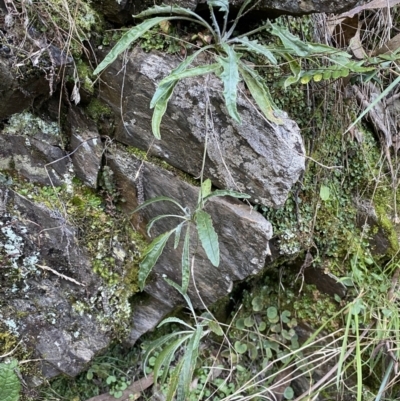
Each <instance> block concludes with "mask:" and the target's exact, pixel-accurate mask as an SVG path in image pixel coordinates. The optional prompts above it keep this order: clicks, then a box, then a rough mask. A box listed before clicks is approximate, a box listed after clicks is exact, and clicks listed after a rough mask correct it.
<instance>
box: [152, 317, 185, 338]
mask: <svg viewBox="0 0 400 401" xmlns="http://www.w3.org/2000/svg"><path fill="white" fill-rule="evenodd" d="M168 323H178V324H182V325H183V326H186V327H188V328H189V329H190V330H193V327H192V326H191V325H190V324H188V323H186V322H185V321H184V320H182V319H179V318H178V317H173V316H172V317H167V318H165V319H163V321H162V322H160V323H159V324H158V326H157V328H159V327H161V326H164V324H168ZM175 334H176V333H175Z"/></svg>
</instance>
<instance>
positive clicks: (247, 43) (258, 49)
mask: <svg viewBox="0 0 400 401" xmlns="http://www.w3.org/2000/svg"><path fill="white" fill-rule="evenodd" d="M233 42H238V43H240V44H242V45H243V46H244V47H245V48H246V49H247V50H248V51H250V52H255V53H258V54H261V55H263V56H265V57H266V58H267V59H268V60H269V62H270V63H271V64H273V65H276V64H277V63H278V61H277V60H276V58H275V56H274V55H273V54H272V52H271V50H270V49H269V48H267V47H266V46H264V45H261V44H260V43H258V41H257V40H249V38H248V37H247V36H244V37H243V38H237V39H234V40H233Z"/></svg>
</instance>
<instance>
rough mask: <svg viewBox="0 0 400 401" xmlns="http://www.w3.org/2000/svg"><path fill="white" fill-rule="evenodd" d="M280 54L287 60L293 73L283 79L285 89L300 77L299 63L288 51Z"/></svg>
mask: <svg viewBox="0 0 400 401" xmlns="http://www.w3.org/2000/svg"><path fill="white" fill-rule="evenodd" d="M281 55H282V57H283V58H285V59H286V60H287V61H288V62H289V67H290V70H291V71H292V73H293V76H291V77H288V78H287V79H286V80H285V83H284V85H283V86H284V88H285V89H286V88H287V87H288V86H290V85H292V84H294V83H296V82H297V81H298V80H299V79H300V76H301V65H300V63H299V62H298V61H297V60H296V59H294V58H293V57H292V56H291V55H290V54H289V53H282V54H281Z"/></svg>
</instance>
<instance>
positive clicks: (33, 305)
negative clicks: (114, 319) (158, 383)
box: [0, 188, 110, 377]
mask: <svg viewBox="0 0 400 401" xmlns="http://www.w3.org/2000/svg"><path fill="white" fill-rule="evenodd" d="M10 205H12V208H11V207H10ZM0 206H1V207H0V228H1V229H0V251H1V253H2V258H1V259H0V261H1V262H2V265H1V270H2V275H1V278H0V280H1V284H2V285H1V286H0V306H1V307H0V324H1V325H2V326H3V327H4V326H5V327H6V328H8V329H9V331H10V332H11V333H12V334H14V335H16V336H17V337H18V338H19V339H20V340H21V341H22V342H23V344H24V346H25V347H26V349H27V350H28V351H33V355H34V356H35V357H39V358H40V359H41V360H42V361H43V362H42V372H43V374H44V375H45V376H46V377H52V376H55V375H57V374H59V373H60V372H62V373H65V374H67V375H70V376H75V375H76V374H78V373H79V372H81V371H82V370H83V369H84V367H85V366H86V364H87V363H88V362H89V361H90V360H91V359H92V357H93V356H94V355H95V354H96V353H98V352H99V351H100V350H102V349H104V348H105V347H106V346H107V345H108V344H109V341H110V338H109V334H108V330H107V329H104V328H103V327H102V325H101V323H100V322H99V321H98V320H97V319H96V314H97V313H98V311H96V310H94V309H93V310H91V311H90V313H88V312H85V313H80V312H79V311H78V310H76V308H74V307H73V306H72V305H73V304H74V303H75V302H76V301H77V300H79V301H80V302H88V303H89V299H90V298H92V297H96V295H97V292H98V291H99V287H101V280H100V279H99V277H97V275H95V274H94V273H93V272H92V269H91V261H90V259H89V256H88V254H87V253H86V252H85V250H84V249H83V248H81V247H79V246H78V245H77V243H76V237H75V231H76V230H75V228H74V227H72V226H71V225H69V224H68V223H67V222H66V220H65V219H64V216H63V215H62V213H61V211H60V212H57V211H56V210H49V209H47V208H46V207H45V206H43V205H41V204H35V203H33V202H31V201H30V200H28V199H26V198H24V197H23V196H20V195H18V194H17V193H15V192H13V191H7V189H5V188H0ZM4 254H5V255H6V256H5V255H4Z"/></svg>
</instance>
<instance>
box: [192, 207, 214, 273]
mask: <svg viewBox="0 0 400 401" xmlns="http://www.w3.org/2000/svg"><path fill="white" fill-rule="evenodd" d="M196 228H197V232H198V234H199V238H200V242H201V245H202V247H203V249H204V251H205V252H206V255H207V257H208V259H209V260H210V262H211V263H212V264H213V265H214V266H215V267H218V266H219V244H218V235H217V233H216V232H215V230H214V227H213V224H212V220H211V216H210V215H209V214H208V213H207V212H205V211H204V210H199V211H197V212H196Z"/></svg>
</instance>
